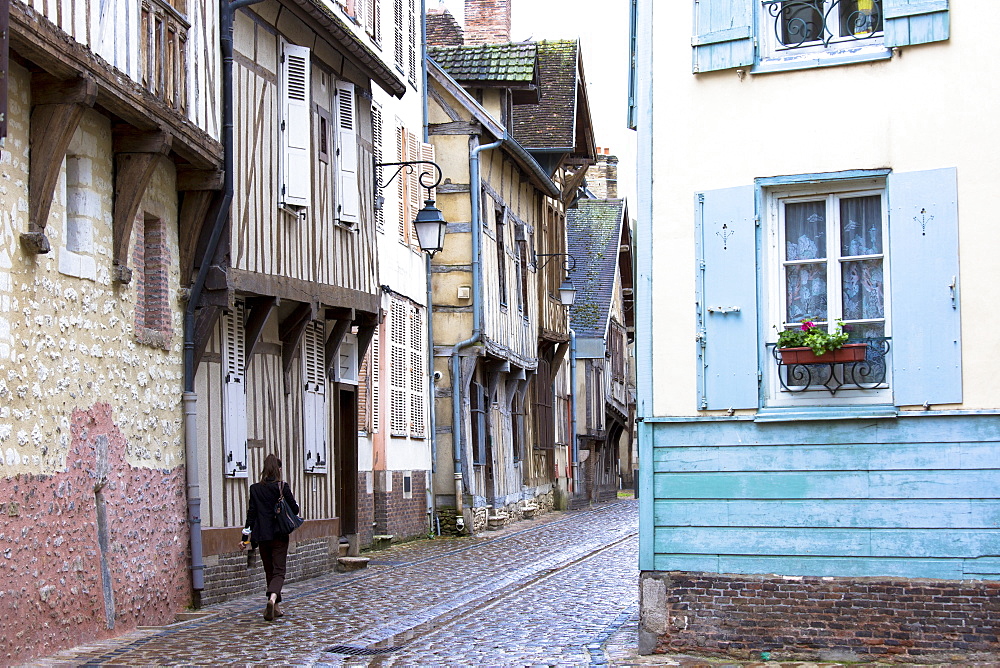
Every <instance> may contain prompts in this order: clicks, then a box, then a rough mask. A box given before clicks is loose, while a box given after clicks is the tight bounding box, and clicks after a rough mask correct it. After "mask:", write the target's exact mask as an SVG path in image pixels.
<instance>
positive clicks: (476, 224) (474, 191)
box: [451, 139, 503, 530]
mask: <svg viewBox="0 0 1000 668" xmlns="http://www.w3.org/2000/svg"><path fill="white" fill-rule="evenodd" d="M501 144H503V140H502V139H501V140H498V141H495V142H493V143H492V144H482V145H480V146H475V147H473V148H472V150H470V151H469V195H470V203H471V204H472V216H471V218H472V336H470V337H469V338H467V339H465V340H464V341H459V342H458V343H456V344H455V347H454V348H453V349H452V351H451V440H452V444H453V446H454V451H455V452H454V456H455V514H456V516H457V517H456V520H457V522H458V528H459V530H461V529H463V528H464V526H465V519H464V509H463V507H462V494H463V489H462V426H461V425H462V383H461V376H462V364H461V359H460V358H459V353H460V352H461V351H462V350H463V349H464V348H468V347H469V346H471V345H472V344H474V343H478V342H479V339H480V337H481V336H482V334H483V324H482V316H481V314H480V310H481V308H482V290H483V287H482V276H481V273H482V268H481V266H480V249H481V246H482V234H483V221H482V220H481V219H480V217H481V216H482V210H481V209H482V207H481V206H480V204H479V188H480V177H479V154H480V153H482V152H483V151H489V150H491V149H494V148H498V147H499V146H500V145H501Z"/></svg>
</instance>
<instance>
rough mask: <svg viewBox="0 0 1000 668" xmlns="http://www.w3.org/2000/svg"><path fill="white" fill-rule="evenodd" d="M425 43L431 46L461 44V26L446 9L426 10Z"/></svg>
mask: <svg viewBox="0 0 1000 668" xmlns="http://www.w3.org/2000/svg"><path fill="white" fill-rule="evenodd" d="M426 21H427V43H428V44H430V45H433V46H462V44H464V43H465V42H464V37H463V35H462V26H460V25H458V21H456V20H455V17H454V16H452V13H451V12H449V11H448V10H447V9H442V10H437V9H428V10H427V17H426Z"/></svg>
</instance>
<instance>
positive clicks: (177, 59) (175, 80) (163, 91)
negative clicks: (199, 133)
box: [139, 0, 191, 116]
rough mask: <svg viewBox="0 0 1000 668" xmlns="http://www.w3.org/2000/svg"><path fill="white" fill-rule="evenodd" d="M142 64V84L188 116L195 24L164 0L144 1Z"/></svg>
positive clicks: (167, 103)
mask: <svg viewBox="0 0 1000 668" xmlns="http://www.w3.org/2000/svg"><path fill="white" fill-rule="evenodd" d="M141 20H142V38H141V43H140V47H139V48H140V66H141V68H142V69H141V81H142V85H143V86H144V87H145V88H146V90H148V91H149V92H150V93H152V94H153V95H155V96H156V97H157V98H158V99H160V100H162V101H163V102H164V104H166V105H167V106H168V107H170V108H171V109H174V110H175V111H177V112H178V113H179V114H181V115H183V116H186V115H187V104H188V95H187V34H188V30H189V29H190V28H191V24H189V23H188V22H187V19H186V18H185V17H184V15H183V14H181V13H180V12H179V11H178V10H177V9H175V8H174V7H173V6H171V5H170V4H169V3H167V2H163V1H162V0H143V2H142V16H141Z"/></svg>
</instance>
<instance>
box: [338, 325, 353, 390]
mask: <svg viewBox="0 0 1000 668" xmlns="http://www.w3.org/2000/svg"><path fill="white" fill-rule="evenodd" d="M336 381H337V382H338V383H346V384H348V385H357V384H358V335H357V334H345V335H344V340H343V341H341V342H340V348H339V349H338V350H337V367H336Z"/></svg>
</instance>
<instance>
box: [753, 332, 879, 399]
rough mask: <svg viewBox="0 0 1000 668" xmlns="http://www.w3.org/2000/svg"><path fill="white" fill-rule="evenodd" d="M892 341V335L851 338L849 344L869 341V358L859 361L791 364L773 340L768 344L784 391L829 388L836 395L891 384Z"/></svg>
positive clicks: (866, 352)
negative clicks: (784, 359) (839, 392)
mask: <svg viewBox="0 0 1000 668" xmlns="http://www.w3.org/2000/svg"><path fill="white" fill-rule="evenodd" d="M891 340H892V339H891V337H870V338H863V339H851V340H850V341H849V343H866V344H868V347H867V349H866V350H865V359H863V360H860V361H857V362H820V363H814V364H802V363H787V362H784V361H782V358H781V352H780V349H779V348H778V346H777V344H774V343H769V344H767V347H768V348H770V349H771V356H772V357H773V358H774V361H775V363H776V364H777V365H778V382H779V383H781V390H782V391H783V392H794V393H799V392H807V391H810V390H812V391H815V390H824V389H825V390H827V391H828V392H829V393H830V395H831V396H835V395H836V394H837V392H838V391H840V390H882V389H885V388H887V387H889V378H888V357H889V349H890V342H891Z"/></svg>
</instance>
